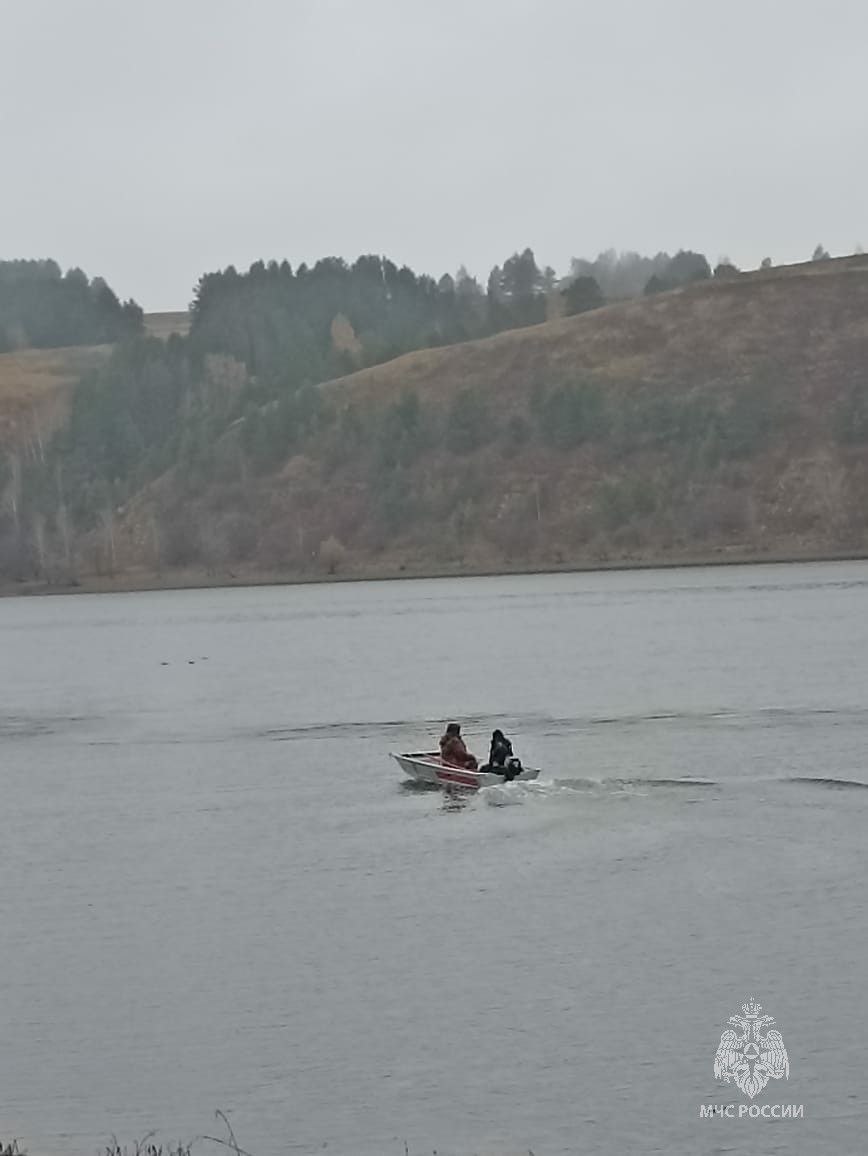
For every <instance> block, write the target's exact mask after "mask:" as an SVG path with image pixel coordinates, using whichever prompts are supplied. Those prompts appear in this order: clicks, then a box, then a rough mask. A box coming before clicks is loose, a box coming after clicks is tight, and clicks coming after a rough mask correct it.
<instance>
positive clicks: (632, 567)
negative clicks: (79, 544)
mask: <svg viewBox="0 0 868 1156" xmlns="http://www.w3.org/2000/svg"><path fill="white" fill-rule="evenodd" d="M864 561H868V549H862V550H859V549H853V550H841V551H831V550H825V551H804V552H798V551H793V550H788V551H780V552H774V551H768V552H764V553H762V554H757V553H750V554H748V553H745V554H714V553H712V554H702V555H685V556H684V557H681V558H673V557H671V556H670V557H666V558H656V559H652V558H635V559H633V558H620V559H616V560H612V561H593V562H585V563H582V562H563V563H556V562H541V563H539V564H536V565H534V564H533V563H525V564H524V565H516V566H501V567H491V566H473V565H461V566H457V565H456V566H452V567H449V566H447V565H443V566H439V567H437V566H428V567H425V566H420V567H419V568H418V569H417V568H415V567H411V566H408V565H406V564H402V565H401V566H398V567H394V568H391V569H390V568H386V567H379V568H378V567H370V568H368V569H365V567H363V566H360V567H358V568H357V569H351V568H347V569H344V570H343V571H342V572H338V573H334V574H310V573H304V572H299V573H295V574H291V573H285V574H283V573H270V572H263V571H259V572H257V571H252V572H250V573H243V574H242V573H232V572H224V573H222V574H216V573H212V574H209V573H207V572H203V571H187V572H185V571H175V572H168V573H164V574H158V573H153V572H150V571H128V572H126V573H123V574H118V575H117V576H115V577H111V578H110V577H98V576H95V575H91V576H89V577H87V578H83V579H81V580H80V581H77V582H75V583H49V582H36V581H30V582H15V583H8V582H7V583H3V584H2V585H0V598H16V597H17V598H22V597H43V596H59V595H75V594H135V593H149V592H151V591H159V590H220V589H233V588H245V587H246V588H254V587H258V586H321V585H330V584H337V583H347V582H396V581H422V580H426V579H427V580H431V579H440V578H501V577H504V578H506V577H520V576H531V575H541V574H597V573H608V572H613V571H614V572H618V571H621V572H623V571H642V570H700V569H711V568H713V567H716V566H721V567H723V566H791V565H792V566H795V565H800V564H806V563H811V562H864Z"/></svg>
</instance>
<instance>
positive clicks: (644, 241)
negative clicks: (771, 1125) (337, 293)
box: [0, 0, 868, 309]
mask: <svg viewBox="0 0 868 1156" xmlns="http://www.w3.org/2000/svg"><path fill="white" fill-rule="evenodd" d="M0 45H2V64H0V140H2V154H0V156H2V161H0V164H2V171H0V178H2V179H0V258H2V257H18V256H22V257H23V256H53V257H55V258H56V259H57V260H58V261H59V262H60V263H61V264H62V265H63V266H64V267H66V266H69V265H80V266H81V267H82V268H83V269H85V271H86V272H88V273H89V274H91V275H93V274H97V273H99V274H101V275H103V276H105V277H106V278H107V279H108V280H109V282H110V283H111V284H112V285H113V286H114V287H115V288H116V290H117V291H118V292H119V293H120V294H121V295H122V296H124V297H127V296H134V297H135V298H136V299H137V300H139V301H140V302H141V303H142V304H143V305H144V306H145V307H146V308H148V309H161V308H164V309H169V308H183V307H185V306H186V304H187V303H188V302H189V300H190V296H191V292H192V287H193V285H194V284H195V282H196V280H197V279H198V277H199V274H200V273H202V272H204V271H206V270H210V269H216V268H222V267H224V266H226V265H228V264H229V263H234V264H235V265H237V266H238V267H239V268H246V267H247V265H249V264H250V262H251V261H253V260H255V259H257V258H258V257H263V258H265V259H268V258H270V257H277V258H283V257H287V258H288V259H289V260H290V261H291V262H292V263H293V265H295V264H298V263H299V262H301V261H308V262H312V261H314V260H316V259H317V258H318V257H320V256H325V255H339V256H343V257H346V258H348V259H353V258H355V257H356V256H357V255H358V254H359V253H368V252H372V253H385V254H388V255H389V256H391V257H392V258H393V259H395V260H396V261H398V262H399V263H403V262H406V263H408V264H410V265H412V266H413V267H414V268H415V269H416V270H417V271H426V272H430V273H433V274H438V275H439V274H440V273H442V272H444V271H453V272H454V270H455V269H456V268H457V266H458V265H459V264H460V263H462V262H464V263H466V264H467V266H468V267H469V268H470V270H471V271H472V272H475V273H477V274H478V275H480V276H482V277H484V276H485V275H486V274H487V271H488V269H489V268H490V266H491V265H493V264H494V263H496V262H501V261H502V260H503V258H504V257H506V256H508V255H509V254H510V253H511V252H513V251H514V250H515V249H517V248H523V247H524V246H526V245H530V246H531V247H532V248H533V249H534V251H535V253H536V255H537V259H538V261H539V263H540V264H541V265H542V264H551V265H553V266H554V267H555V268H556V269H557V270H558V272H564V271H566V269H567V267H568V263H569V258H570V257H571V256H573V255H578V256H594V255H596V253H597V252H598V251H599V250H601V249H604V248H608V247H610V246H613V247H616V248H619V249H636V250H639V251H640V252H656V251H657V250H659V249H669V250H675V249H677V248H679V247H685V248H696V249H700V250H702V251H704V252H705V253H707V254H708V256H709V258H710V259H711V260H712V261H713V260H715V259H716V258H717V257H718V256H720V255H722V254H726V255H729V256H730V257H731V258H732V259H733V260H735V261H736V262H737V263H739V264H744V265H747V266H750V265H753V264H757V263H758V262H759V260H760V259H761V258H762V257H763V256H765V255H770V256H771V257H772V258H773V259H774V260H775V261H776V262H778V261H788V260H799V259H804V258H806V257H808V256H809V255H810V252H811V250H812V249H813V247H814V245H815V244H817V242H820V241H821V242H822V243H823V244H824V245H826V247H827V248H829V249H830V250H831V251H832V252H833V253H834V254H838V253H845V252H850V251H852V250H853V248H854V247H855V246H856V245H857V244H858V243H860V242H864V243H865V244H866V245H868V224H866V212H868V195H866V189H868V80H866V71H865V60H866V53H868V3H865V2H864V0H822V2H820V0H726V2H725V3H724V2H722V0H594V2H592V3H591V2H586V0H536V2H531V0H463V2H462V0H244V2H241V0H147V3H140V2H136V3H133V2H132V0H0Z"/></svg>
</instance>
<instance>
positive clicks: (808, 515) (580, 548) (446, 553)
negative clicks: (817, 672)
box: [116, 257, 868, 580]
mask: <svg viewBox="0 0 868 1156" xmlns="http://www.w3.org/2000/svg"><path fill="white" fill-rule="evenodd" d="M306 405H307V407H308V409H309V408H310V401H309V400H308V401H307V402H306ZM314 410H315V412H311V413H308V412H305V413H300V412H299V413H296V414H295V415H294V416H292V415H291V420H289V419H287V420H286V423H285V425H286V428H285V445H284V446H283V450H282V452H280V453H279V454H278V464H277V467H276V468H273V462H269V465H268V467H267V468H265V469H263V468H262V463H261V461H257V459H256V455H255V453H254V450H255V446H256V437H257V436H258V434H257V428H254V427H255V425H256V423H255V422H254V425H253V426H251V421H252V419H251V417H250V416H248V418H247V419H246V420H245V421H242V422H238V423H236V424H235V426H234V427H233V428H232V430H230V431H229V433H228V434H225V435H224V436H223V437H222V439H221V440H220V442H219V444H218V445H217V446H215V447H213V452H212V454H211V456H210V459H209V463H208V468H207V469H205V470H202V471H200V472H198V473H197V471H195V470H193V471H192V472H190V471H187V472H186V473H184V474H183V475H182V473H181V471H179V470H172V471H170V473H169V474H167V475H165V476H164V477H163V478H161V479H160V480H159V481H158V482H157V483H156V484H153V485H152V486H150V487H149V488H148V489H147V490H146V491H145V492H143V493H142V494H140V495H139V496H138V497H137V498H136V499H135V500H134V501H133V502H132V503H131V504H130V506H129V508H128V509H127V510H126V511H125V512H124V516H123V518H122V519H121V523H120V526H119V529H118V534H117V535H116V539H117V541H116V544H117V558H118V564H119V565H120V566H121V567H132V568H136V569H151V570H154V569H156V568H158V567H169V568H171V567H180V568H186V569H188V570H191V571H192V570H196V571H200V570H207V571H208V572H210V574H211V576H212V578H213V579H214V580H219V579H220V576H221V575H233V576H239V575H240V576H243V575H250V576H253V575H257V574H258V575H264V574H276V575H277V574H299V575H303V574H308V573H309V574H316V573H322V572H338V571H344V572H347V573H397V572H423V571H425V570H436V571H447V572H448V571H452V570H455V571H461V570H463V569H498V568H508V567H523V566H549V565H570V564H574V565H589V564H590V565H593V564H600V563H618V562H637V561H664V560H672V561H674V560H677V559H679V558H685V559H686V558H696V557H710V558H713V557H746V558H748V557H757V558H759V557H764V556H769V555H770V554H774V555H786V554H791V555H794V556H801V555H822V554H826V553H837V552H861V551H863V550H866V549H868V258H862V257H854V258H848V259H843V260H838V261H825V262H819V263H816V264H812V265H807V266H794V267H790V268H785V269H778V270H771V271H764V272H763V273H757V274H750V275H744V276H741V277H738V278H736V279H733V280H723V281H715V282H705V283H702V284H700V285H697V286H694V287H692V288H689V289H682V290H677V291H674V292H671V293H667V294H661V295H659V296H654V297H648V298H644V299H641V300H635V301H630V302H627V303H623V304H617V305H612V306H609V307H607V308H604V309H601V310H597V311H594V312H592V313H587V314H584V315H581V316H577V317H571V318H565V319H561V320H558V321H552V322H548V323H546V324H543V325H538V326H534V327H532V328H529V329H521V330H513V331H510V332H507V333H502V334H500V335H498V336H496V337H492V338H489V339H486V340H482V341H476V342H470V343H466V344H463V345H458V346H452V347H449V348H445V349H436V350H424V351H419V352H416V353H412V354H408V355H406V356H403V357H400V358H397V359H396V360H394V361H392V362H389V363H387V364H385V365H381V366H378V367H375V368H372V369H368V370H363V371H361V372H358V373H355V374H352V375H350V376H348V377H344V378H341V379H339V380H337V381H334V382H330V383H328V384H326V385H324V386H321V387H319V390H318V404H317V405H316V406H314ZM256 420H257V421H258V422H259V424H260V426H261V427H262V428H264V429H266V430H267V428H268V427H272V428H271V431H270V432H271V434H272V435H273V433H274V427H275V425H276V423H278V421H279V420H280V421H283V420H284V419H283V418H282V417H281V416H280V413H279V412H278V411H277V410H274V409H271V410H269V411H265V412H263V413H261V414H259V415H258V418H257V419H256ZM281 428H282V427H281ZM260 432H261V430H260ZM272 440H273V439H272ZM278 448H279V447H278Z"/></svg>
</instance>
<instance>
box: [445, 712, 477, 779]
mask: <svg viewBox="0 0 868 1156" xmlns="http://www.w3.org/2000/svg"><path fill="white" fill-rule="evenodd" d="M440 757H441V759H443V761H444V763H451V764H452V766H453V767H466V768H467V769H468V770H469V771H475V770H476V766H477V763H476V759H475V758H474V756H473V755H472V754H471V753H470V751H468V749H467V747H466V746H465V745H464V739H463V738H462V737H461V727H460V726H459V725H458V723H449V724H448V726H447V727H446V733H445V734H444V735H443V737H442V738H441V740H440Z"/></svg>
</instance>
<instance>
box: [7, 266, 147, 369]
mask: <svg viewBox="0 0 868 1156" xmlns="http://www.w3.org/2000/svg"><path fill="white" fill-rule="evenodd" d="M142 317H143V314H142V310H141V308H140V307H139V306H138V305H137V304H136V303H135V301H126V302H123V303H121V302H120V301H119V300H118V298H117V296H116V294H115V293H114V291H113V290H112V289H111V288H110V287H109V286H108V285H107V284H106V282H105V281H103V279H102V278H101V277H94V278H93V280H92V281H91V280H89V279H88V277H87V275H86V274H85V273H83V272H82V271H81V269H69V270H68V271H67V272H66V273H62V272H61V269H60V266H59V265H58V264H57V262H56V261H50V260H49V261H0V353H6V352H9V351H10V350H15V349H28V348H33V349H48V348H51V347H56V346H65V345H102V344H104V343H109V342H115V341H123V340H124V339H125V338H128V337H133V336H135V335H136V334H137V333H140V332H141V330H142Z"/></svg>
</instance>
